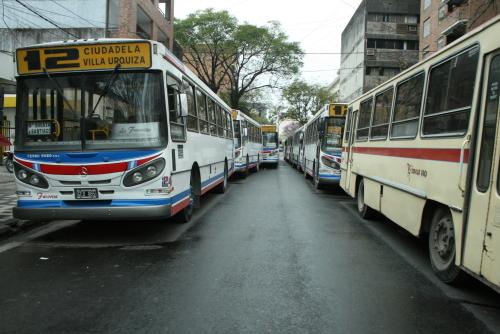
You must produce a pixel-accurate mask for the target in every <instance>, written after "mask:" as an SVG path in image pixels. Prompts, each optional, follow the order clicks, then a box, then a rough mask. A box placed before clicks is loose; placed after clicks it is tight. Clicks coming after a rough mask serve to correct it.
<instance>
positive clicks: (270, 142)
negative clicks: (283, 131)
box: [262, 132, 278, 148]
mask: <svg viewBox="0 0 500 334" xmlns="http://www.w3.org/2000/svg"><path fill="white" fill-rule="evenodd" d="M262 139H263V140H264V143H263V144H264V147H265V148H278V134H277V133H276V132H264V133H262Z"/></svg>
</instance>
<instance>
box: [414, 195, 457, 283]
mask: <svg viewBox="0 0 500 334" xmlns="http://www.w3.org/2000/svg"><path fill="white" fill-rule="evenodd" d="M425 217H426V218H428V217H429V215H428V214H427V216H425ZM430 217H431V219H430V224H429V223H428V222H426V225H427V224H429V225H428V229H429V230H428V247H429V259H430V262H431V267H432V270H433V271H434V273H435V274H436V276H437V277H438V278H439V279H440V280H441V281H443V282H445V283H449V284H456V283H460V282H461V281H462V280H463V279H464V277H465V273H464V272H463V271H462V270H461V269H460V267H459V266H457V265H456V264H455V259H456V251H457V250H456V243H455V226H454V223H453V216H452V215H451V211H450V209H449V208H447V207H446V206H444V205H439V204H438V205H436V206H435V207H434V210H432V214H431V215H430ZM423 218H424V217H423Z"/></svg>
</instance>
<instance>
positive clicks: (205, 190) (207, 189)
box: [201, 178, 224, 195]
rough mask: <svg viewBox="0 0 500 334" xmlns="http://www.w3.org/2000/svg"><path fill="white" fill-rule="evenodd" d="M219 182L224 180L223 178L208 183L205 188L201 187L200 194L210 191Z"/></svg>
mask: <svg viewBox="0 0 500 334" xmlns="http://www.w3.org/2000/svg"><path fill="white" fill-rule="evenodd" d="M221 182H224V178H221V179H220V180H217V181H215V182H214V183H212V184H210V185H208V186H207V187H206V188H205V189H202V191H201V194H202V195H203V194H205V193H207V192H208V191H210V190H212V189H213V188H215V187H216V186H217V185H218V184H219V183H221Z"/></svg>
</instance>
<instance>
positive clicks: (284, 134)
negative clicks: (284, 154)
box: [280, 121, 300, 141]
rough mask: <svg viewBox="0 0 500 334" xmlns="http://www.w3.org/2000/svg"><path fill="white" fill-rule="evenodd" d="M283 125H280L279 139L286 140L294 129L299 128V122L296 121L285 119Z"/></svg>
mask: <svg viewBox="0 0 500 334" xmlns="http://www.w3.org/2000/svg"><path fill="white" fill-rule="evenodd" d="M283 123H284V125H283V126H281V127H280V140H282V141H283V140H286V139H287V138H288V137H290V136H291V135H292V134H293V133H294V132H295V130H297V129H298V128H300V123H299V122H297V121H285V122H283Z"/></svg>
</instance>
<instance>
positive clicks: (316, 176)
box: [313, 163, 321, 189]
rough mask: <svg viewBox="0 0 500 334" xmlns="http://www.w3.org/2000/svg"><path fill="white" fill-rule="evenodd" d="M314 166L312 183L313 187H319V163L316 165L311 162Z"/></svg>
mask: <svg viewBox="0 0 500 334" xmlns="http://www.w3.org/2000/svg"><path fill="white" fill-rule="evenodd" d="M313 166H314V167H313V168H314V174H313V175H314V176H313V184H314V188H316V189H321V183H319V164H318V166H316V163H314V164H313Z"/></svg>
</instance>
